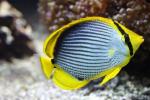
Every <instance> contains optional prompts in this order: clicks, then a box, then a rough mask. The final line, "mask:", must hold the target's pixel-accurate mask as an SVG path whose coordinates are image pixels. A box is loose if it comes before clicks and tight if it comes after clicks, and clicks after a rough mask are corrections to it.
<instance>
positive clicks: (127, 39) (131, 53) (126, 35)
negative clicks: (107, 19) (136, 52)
mask: <svg viewBox="0 0 150 100" xmlns="http://www.w3.org/2000/svg"><path fill="white" fill-rule="evenodd" d="M113 22H114V24H115V25H116V26H117V28H118V29H119V31H120V32H121V34H122V35H123V36H124V38H125V43H126V44H127V45H128V48H129V50H130V55H131V56H132V55H133V47H132V44H131V41H130V37H129V35H128V34H127V33H126V32H125V31H124V30H123V29H122V28H121V27H120V25H119V24H118V23H116V22H115V21H113Z"/></svg>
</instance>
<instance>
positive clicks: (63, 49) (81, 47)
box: [54, 21, 126, 79]
mask: <svg viewBox="0 0 150 100" xmlns="http://www.w3.org/2000/svg"><path fill="white" fill-rule="evenodd" d="M118 36H119V35H118V33H117V31H115V30H114V29H112V28H111V27H110V26H108V25H106V24H104V23H102V22H99V21H90V22H84V23H81V24H78V25H75V26H73V27H71V28H69V29H68V30H66V31H64V32H63V36H62V37H61V39H60V41H59V42H58V43H57V44H58V45H57V49H56V52H55V58H54V64H57V65H59V66H60V67H61V68H62V69H64V70H65V71H66V72H68V73H70V74H71V75H72V76H74V77H76V78H78V79H89V78H91V77H93V76H95V75H97V74H98V73H100V72H102V71H104V70H107V69H109V68H112V67H114V66H116V65H117V64H119V63H121V62H122V60H123V59H124V58H125V56H124V55H120V54H119V53H117V52H116V51H117V50H123V51H126V48H125V44H124V42H123V41H121V39H116V38H119V37H118ZM112 48H114V50H116V51H115V52H114V54H113V55H112V56H110V55H109V50H110V49H112Z"/></svg>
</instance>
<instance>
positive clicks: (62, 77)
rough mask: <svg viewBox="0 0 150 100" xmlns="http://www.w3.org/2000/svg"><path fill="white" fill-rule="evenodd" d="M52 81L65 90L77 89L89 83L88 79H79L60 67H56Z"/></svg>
mask: <svg viewBox="0 0 150 100" xmlns="http://www.w3.org/2000/svg"><path fill="white" fill-rule="evenodd" d="M53 82H54V83H55V84H56V85H57V86H58V87H60V88H62V89H66V90H74V89H79V88H81V87H83V86H85V85H86V84H88V83H89V81H88V80H84V81H79V80H77V79H76V78H74V77H73V76H71V75H70V74H68V73H66V72H65V71H63V70H62V69H60V68H57V69H56V70H55V72H54V75H53Z"/></svg>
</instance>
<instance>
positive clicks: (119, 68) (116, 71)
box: [100, 67, 121, 86]
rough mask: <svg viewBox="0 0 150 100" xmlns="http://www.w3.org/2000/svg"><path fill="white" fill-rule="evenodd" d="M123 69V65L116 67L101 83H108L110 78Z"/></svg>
mask: <svg viewBox="0 0 150 100" xmlns="http://www.w3.org/2000/svg"><path fill="white" fill-rule="evenodd" d="M120 70H121V67H117V68H116V69H114V70H113V71H112V72H111V73H109V74H107V75H106V76H105V77H104V79H103V80H102V82H101V83H100V86H102V85H104V84H105V83H107V82H108V81H109V80H110V79H112V78H114V77H115V76H116V75H117V74H118V73H119V72H120Z"/></svg>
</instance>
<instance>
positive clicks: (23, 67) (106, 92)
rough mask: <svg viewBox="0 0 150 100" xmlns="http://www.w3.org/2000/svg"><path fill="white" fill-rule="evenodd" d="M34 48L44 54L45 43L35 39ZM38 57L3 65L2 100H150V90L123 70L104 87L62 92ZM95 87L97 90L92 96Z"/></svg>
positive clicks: (0, 70) (0, 75) (0, 72)
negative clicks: (50, 78)
mask: <svg viewBox="0 0 150 100" xmlns="http://www.w3.org/2000/svg"><path fill="white" fill-rule="evenodd" d="M35 45H36V49H37V52H38V54H41V52H42V41H41V40H35ZM38 54H36V55H34V56H32V57H29V58H24V59H23V60H19V59H13V63H6V62H0V100H150V96H149V95H150V88H148V87H145V86H143V85H141V84H140V83H138V82H137V81H134V79H133V80H130V79H132V78H131V77H129V76H128V75H127V74H126V73H125V72H123V71H122V72H121V74H119V75H118V76H117V77H116V78H115V79H113V80H112V81H110V82H109V83H108V84H107V85H106V86H105V87H101V88H100V87H98V86H96V85H94V86H93V85H90V86H88V87H86V88H84V89H82V90H77V91H66V90H62V89H60V88H58V87H57V86H55V85H54V84H53V82H52V81H51V80H46V79H45V77H44V76H43V73H42V72H41V68H40V63H39V60H38ZM92 87H94V88H95V89H94V90H95V91H93V92H91V93H89V92H90V91H91V88H92ZM148 93H149V94H148Z"/></svg>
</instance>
